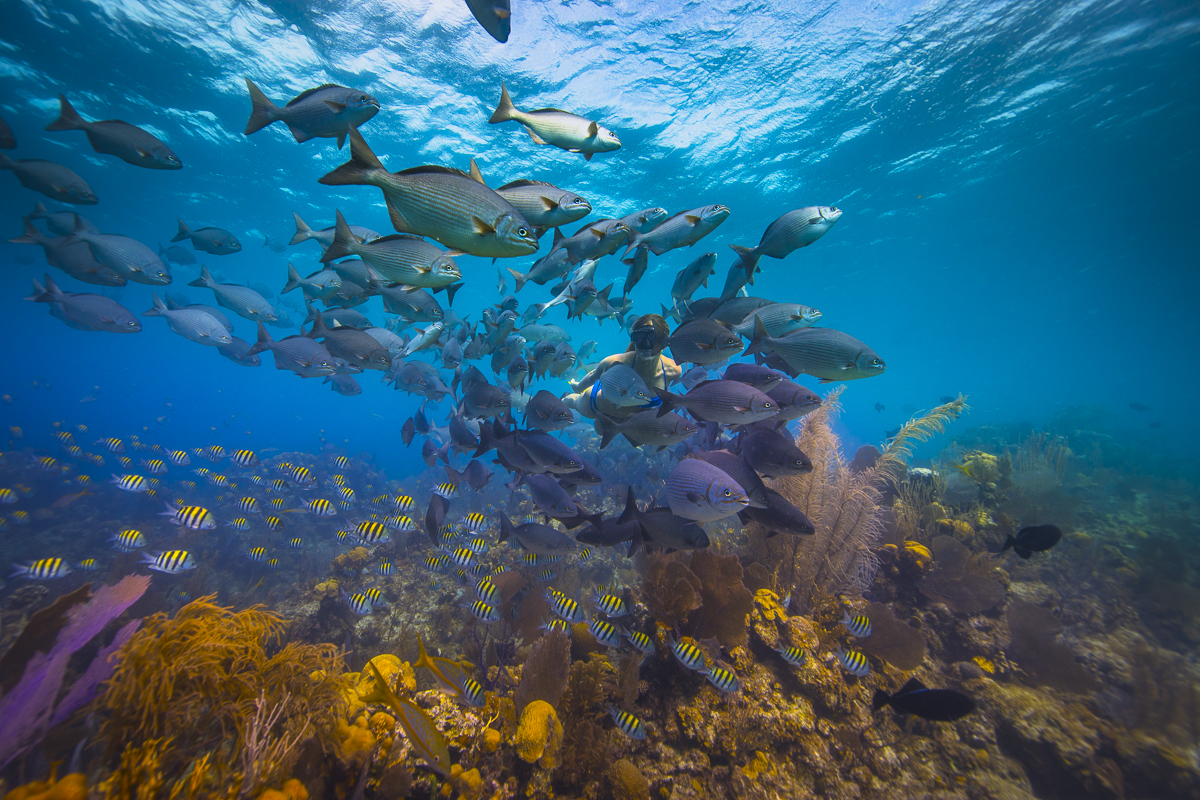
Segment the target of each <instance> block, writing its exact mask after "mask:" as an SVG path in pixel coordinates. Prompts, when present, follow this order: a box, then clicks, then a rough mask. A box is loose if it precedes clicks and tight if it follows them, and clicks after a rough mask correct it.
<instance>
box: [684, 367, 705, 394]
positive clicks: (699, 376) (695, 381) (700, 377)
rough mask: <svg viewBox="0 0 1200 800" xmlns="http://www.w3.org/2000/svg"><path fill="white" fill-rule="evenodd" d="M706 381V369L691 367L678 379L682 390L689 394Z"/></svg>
mask: <svg viewBox="0 0 1200 800" xmlns="http://www.w3.org/2000/svg"><path fill="white" fill-rule="evenodd" d="M706 380H708V367H692V368H691V369H689V370H688V371H687V372H685V373H683V376H682V377H681V378H680V379H679V382H680V383H681V384H683V388H684V389H687V390H688V391H689V392H690V391H691V390H692V389H695V388H696V387H697V386H699V385H700V384H702V383H704V382H705V381H706Z"/></svg>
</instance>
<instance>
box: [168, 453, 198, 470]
mask: <svg viewBox="0 0 1200 800" xmlns="http://www.w3.org/2000/svg"><path fill="white" fill-rule="evenodd" d="M167 460H168V461H170V462H171V463H172V464H174V465H175V466H177V467H184V466H187V465H188V464H190V463H192V457H191V456H189V455H188V454H187V452H186V451H184V450H168V451H167Z"/></svg>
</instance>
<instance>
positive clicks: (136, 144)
mask: <svg viewBox="0 0 1200 800" xmlns="http://www.w3.org/2000/svg"><path fill="white" fill-rule="evenodd" d="M58 103H59V114H58V119H56V120H54V122H51V123H50V124H49V125H47V126H46V130H48V131H83V132H84V133H86V134H87V138H88V141H89V142H90V143H91V145H92V149H93V150H95V151H96V152H97V153H104V154H105V155H109V156H116V157H117V158H119V159H121V160H122V161H124V162H126V163H128V164H133V165H134V166H135V167H146V168H147V169H180V168H182V167H183V162H182V161H180V160H179V157H178V156H177V155H175V153H173V152H172V151H171V148H170V147H167V144H166V142H164V141H163V140H161V139H159V138H158V137H157V136H154V135H153V134H150V133H148V132H146V131H144V130H142V129H141V128H139V127H138V126H136V125H130V124H129V123H128V122H122V121H121V120H119V119H106V120H100V121H97V122H88V121H87V120H85V119H84V118H83V117H81V116H80V115H79V112H78V111H76V110H75V108H74V107H73V106H72V105H71V104H70V103H69V102H67V98H66V97H64V96H63V95H61V94H60V95H59V96H58Z"/></svg>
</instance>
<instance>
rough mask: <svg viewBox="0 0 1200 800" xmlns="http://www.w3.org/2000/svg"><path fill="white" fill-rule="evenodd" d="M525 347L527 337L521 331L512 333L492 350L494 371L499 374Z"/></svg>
mask: <svg viewBox="0 0 1200 800" xmlns="http://www.w3.org/2000/svg"><path fill="white" fill-rule="evenodd" d="M524 349H525V337H524V336H522V335H520V334H519V333H510V334H509V335H508V336H506V337H505V338H504V341H503V342H501V343H500V344H498V345H496V348H495V349H494V350H492V372H494V373H495V374H497V375H499V374H500V373H501V372H503V371H504V370H505V369H507V368H508V365H509V363H510V362H511V361H512V360H513V359H514V358H516V357H517V356H518V355H520V353H521V352H522V351H523V350H524Z"/></svg>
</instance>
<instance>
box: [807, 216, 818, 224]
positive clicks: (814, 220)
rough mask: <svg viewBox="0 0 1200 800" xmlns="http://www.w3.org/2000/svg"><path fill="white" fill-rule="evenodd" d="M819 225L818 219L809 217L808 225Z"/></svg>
mask: <svg viewBox="0 0 1200 800" xmlns="http://www.w3.org/2000/svg"><path fill="white" fill-rule="evenodd" d="M820 223H821V218H820V217H810V218H809V220H808V224H809V225H819V224H820Z"/></svg>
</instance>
